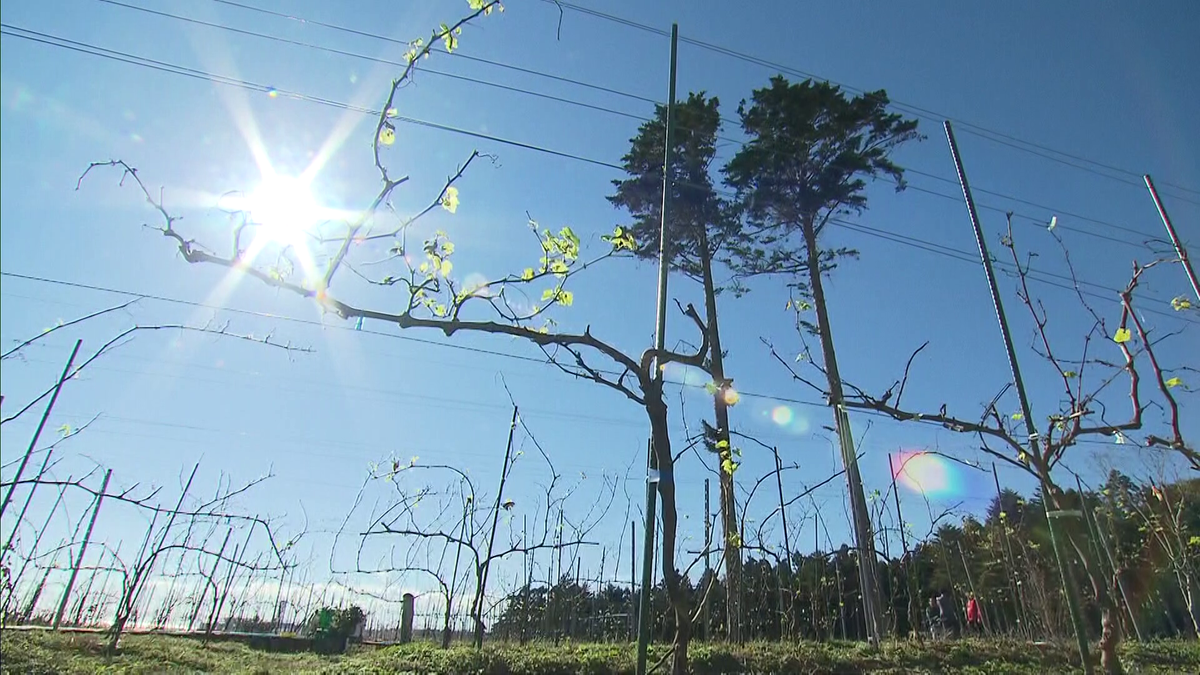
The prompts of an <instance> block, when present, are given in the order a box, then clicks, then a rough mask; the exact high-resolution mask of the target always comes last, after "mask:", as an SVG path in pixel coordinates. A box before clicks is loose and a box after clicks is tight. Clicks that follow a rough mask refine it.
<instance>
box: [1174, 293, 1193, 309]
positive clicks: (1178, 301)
mask: <svg viewBox="0 0 1200 675" xmlns="http://www.w3.org/2000/svg"><path fill="white" fill-rule="evenodd" d="M1191 308H1192V301H1191V300H1189V299H1188V298H1187V296H1183V295H1181V296H1179V297H1177V298H1173V299H1172V300H1171V309H1174V310H1175V311H1176V312H1182V311H1183V310H1185V309H1191Z"/></svg>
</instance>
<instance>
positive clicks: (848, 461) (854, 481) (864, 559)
mask: <svg viewBox="0 0 1200 675" xmlns="http://www.w3.org/2000/svg"><path fill="white" fill-rule="evenodd" d="M801 230H802V232H803V235H804V245H805V248H806V249H807V251H808V282H809V290H810V291H811V292H812V298H813V306H814V308H815V309H816V313H817V328H818V332H819V333H820V338H821V355H822V357H823V360H824V364H825V375H826V380H827V382H828V386H829V405H830V407H832V408H833V418H834V424H835V426H836V428H837V434H838V440H839V445H840V447H841V452H842V463H843V465H844V466H845V469H846V484H847V487H848V489H849V493H850V494H849V496H850V509H851V515H852V520H853V525H854V540H855V549H856V551H857V553H858V576H859V589H860V591H861V595H862V609H863V618H864V620H865V621H866V626H867V639H868V640H869V641H870V642H871V643H872V644H877V642H878V640H879V638H880V618H879V604H880V598H879V589H878V587H877V585H876V583H875V545H874V537H873V535H872V532H871V519H870V514H868V512H867V499H866V496H865V495H864V494H863V486H862V477H861V476H860V475H859V472H858V459H857V458H856V456H855V452H854V447H853V443H852V440H851V439H850V428H849V421H850V420H849V417H848V416H847V415H846V412H845V410H844V409H843V407H842V402H843V400H844V398H845V397H844V393H843V391H842V378H841V375H840V373H839V372H838V364H837V353H836V352H835V351H834V349H833V329H832V328H831V326H830V324H829V311H828V308H827V307H826V305H825V287H824V285H823V283H822V280H821V273H822V269H821V250H820V249H819V248H817V231H816V223H815V222H814V218H813V217H811V216H809V217H806V218H805V220H804V222H803V223H802V225H801Z"/></svg>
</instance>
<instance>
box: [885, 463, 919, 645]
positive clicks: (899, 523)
mask: <svg viewBox="0 0 1200 675" xmlns="http://www.w3.org/2000/svg"><path fill="white" fill-rule="evenodd" d="M897 459H899V457H897ZM903 468H904V464H900V465H899V466H897V465H896V464H894V463H893V460H892V453H890V452H889V453H888V469H889V470H890V471H891V474H892V498H893V499H894V500H895V501H896V527H897V528H899V529H900V547H901V549H902V550H903V552H904V557H903V558H901V559H900V560H901V563H900V573H901V574H903V575H904V585H905V590H906V591H907V595H908V603H907V605H906V609H905V614H906V615H907V617H908V625H909V628H910V629H911V630H912V634H913V635H914V636H915V637H916V638H917V642H922V639H921V635H922V633H921V626H920V621H921V617H920V615H919V613H918V611H917V610H918V608H919V607H920V603H918V602H917V599H918V598H917V595H918V594H917V589H916V588H914V587H913V583H912V570H910V569H909V567H908V564H909V562H910V561H909V559H908V533H907V532H906V531H905V529H904V513H903V512H902V511H901V510H900V490H898V489H896V474H897V473H899V472H900V471H901V470H902V469H903ZM899 627H900V622H899V621H897V622H896V628H897V630H896V637H900V630H899Z"/></svg>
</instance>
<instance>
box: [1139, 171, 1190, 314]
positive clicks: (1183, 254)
mask: <svg viewBox="0 0 1200 675" xmlns="http://www.w3.org/2000/svg"><path fill="white" fill-rule="evenodd" d="M1142 178H1143V179H1144V180H1145V181H1146V189H1147V190H1149V191H1150V198H1151V199H1153V200H1154V206H1155V208H1157V209H1158V217H1159V218H1162V221H1163V226H1164V227H1166V228H1167V236H1169V237H1170V238H1171V244H1172V245H1173V246H1174V247H1175V254H1176V255H1178V256H1179V262H1181V263H1183V271H1184V272H1185V273H1186V274H1187V277H1188V281H1190V282H1192V292H1193V293H1195V294H1196V302H1200V282H1197V281H1196V270H1194V269H1192V261H1191V260H1189V259H1188V254H1187V249H1185V248H1184V247H1183V242H1181V241H1179V235H1178V234H1175V226H1174V225H1172V224H1171V217H1170V216H1168V215H1167V209H1166V208H1165V207H1164V206H1163V203H1162V200H1161V199H1159V198H1158V190H1155V189H1154V181H1152V180H1150V174H1146V175H1144V176H1142Z"/></svg>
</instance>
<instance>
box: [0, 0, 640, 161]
mask: <svg viewBox="0 0 1200 675" xmlns="http://www.w3.org/2000/svg"><path fill="white" fill-rule="evenodd" d="M17 31H20V32H17ZM0 35H7V36H10V37H15V38H20V39H22V40H28V41H31V42H38V43H41V44H45V45H49V46H51V47H58V48H60V49H67V50H70V51H74V52H79V53H81V54H88V55H91V56H99V57H101V58H105V59H110V60H113V61H119V62H122V63H128V64H130V65H135V66H142V67H145V68H149V69H151V70H158V71H161V72H165V73H171V74H174V75H183V76H185V77H190V78H193V79H198V80H205V81H208V82H212V83H214V84H224V85H227V86H233V87H239V88H242V89H248V90H250V91H256V92H259V93H264V94H274V95H277V96H283V97H286V98H293V99H297V100H302V101H309V102H311V103H319V104H321V105H325V106H329V107H333V108H339V109H342V110H349V111H352V112H358V113H362V114H364V115H370V116H373V117H378V116H379V115H380V112H381V111H378V110H371V109H369V108H364V107H362V106H357V105H353V104H349V103H342V102H340V101H336V100H333V99H327V98H323V97H320V96H311V95H308V94H302V93H299V92H294V91H289V90H285V89H278V88H276V87H272V86H268V85H263V84H257V83H254V82H249V81H246V80H241V79H237V78H233V77H228V76H225V75H215V74H212V73H208V72H206V71H203V70H198V69H195V68H188V67H186V66H179V65H176V64H172V63H168V62H165V61H156V60H154V59H149V58H145V57H142V56H137V55H134V54H129V53H127V52H121V51H117V50H112V49H106V48H104V47H98V46H96V45H92V44H88V43H86V42H78V41H75V40H69V39H66V38H60V37H57V36H54V35H49V34H47V33H40V32H38V31H33V30H29V29H27V28H20V27H18V26H12V25H10V24H6V23H0ZM388 119H390V120H393V121H398V122H404V123H406V124H414V125H417V126H423V127H429V128H431V129H438V130H440V131H447V132H451V133H456V134H460V135H463V136H470V137H472V138H478V139H481V140H487V141H492V142H494V143H501V144H503V145H509V146H512V147H518V148H523V149H525V150H533V151H534V152H541V153H543V154H547V155H554V156H556V157H563V158H565V159H573V160H576V161H579V162H584V163H586V164H595V165H598V166H603V167H606V168H610V169H618V170H619V169H621V167H620V166H619V165H617V164H613V163H611V162H603V161H600V160H596V159H590V158H588V157H583V156H581V155H576V154H573V153H569V152H563V151H561V150H553V149H550V148H544V147H541V146H537V145H534V144H532V143H525V142H522V141H514V140H512V139H508V138H501V137H499V136H493V135H491V134H485V133H482V132H477V131H471V130H469V129H461V128H458V127H453V126H449V125H445V124H439V123H437V122H430V121H428V120H422V119H417V118H415V117H406V116H404V115H397V116H394V117H389V118H388Z"/></svg>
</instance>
